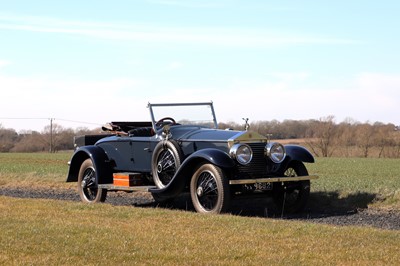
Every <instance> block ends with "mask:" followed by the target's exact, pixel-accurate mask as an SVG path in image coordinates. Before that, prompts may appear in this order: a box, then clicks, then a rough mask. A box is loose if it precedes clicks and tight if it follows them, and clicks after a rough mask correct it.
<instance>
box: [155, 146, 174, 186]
mask: <svg viewBox="0 0 400 266" xmlns="http://www.w3.org/2000/svg"><path fill="white" fill-rule="evenodd" d="M175 172H176V158H175V156H174V154H173V153H172V152H171V150H169V149H166V150H163V151H162V152H161V153H160V156H159V157H158V163H157V174H158V176H159V179H160V181H161V183H162V184H163V185H164V186H166V185H168V184H169V182H171V180H172V177H173V176H174V174H175Z"/></svg>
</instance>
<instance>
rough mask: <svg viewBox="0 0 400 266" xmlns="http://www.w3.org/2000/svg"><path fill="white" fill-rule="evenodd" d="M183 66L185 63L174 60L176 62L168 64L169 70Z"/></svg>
mask: <svg viewBox="0 0 400 266" xmlns="http://www.w3.org/2000/svg"><path fill="white" fill-rule="evenodd" d="M182 67H183V63H181V62H177V61H174V62H171V63H170V64H169V65H168V66H167V69H168V70H175V69H180V68H182Z"/></svg>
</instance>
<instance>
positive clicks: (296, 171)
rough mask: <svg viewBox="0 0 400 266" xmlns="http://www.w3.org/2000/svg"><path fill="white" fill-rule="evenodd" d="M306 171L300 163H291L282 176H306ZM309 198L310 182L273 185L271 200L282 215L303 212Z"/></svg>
mask: <svg viewBox="0 0 400 266" xmlns="http://www.w3.org/2000/svg"><path fill="white" fill-rule="evenodd" d="M306 175H308V171H307V169H306V167H305V166H304V164H303V163H302V162H298V161H294V162H291V163H290V164H289V165H288V167H287V168H286V170H285V172H284V176H287V177H295V176H306ZM309 196H310V180H304V181H297V182H284V183H281V184H279V183H275V184H274V188H273V198H274V202H275V205H276V207H277V208H278V210H279V211H280V212H281V213H282V214H283V213H296V212H300V211H302V210H304V207H305V206H306V204H307V201H308V198H309Z"/></svg>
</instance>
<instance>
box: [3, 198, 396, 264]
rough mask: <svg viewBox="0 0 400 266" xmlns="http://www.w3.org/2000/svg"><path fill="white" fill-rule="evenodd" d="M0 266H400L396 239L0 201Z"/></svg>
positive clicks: (387, 234) (284, 224) (232, 219)
mask: <svg viewBox="0 0 400 266" xmlns="http://www.w3.org/2000/svg"><path fill="white" fill-rule="evenodd" d="M0 212H1V215H0V228H1V230H2V233H1V238H0V246H1V247H2V248H1V250H0V264H9V265H12V264H18V265H31V264H36V265H83V264H86V265H116V264H122V265H132V264H139V265H149V264H153V265H154V264H157V265H282V264H286V265H301V264H303V265H315V264H325V263H329V264H334V265H337V264H358V265H376V264H380V265H381V264H391V265H396V264H399V263H400V252H399V244H398V243H400V232H399V231H385V230H378V229H371V228H367V227H335V226H328V225H320V224H313V223H306V222H294V221H284V220H272V219H262V218H247V217H240V216H231V215H217V216H205V215H200V214H196V213H192V212H184V211H173V210H166V209H152V208H147V209H146V208H135V207H115V206H111V205H107V204H97V205H84V204H82V203H73V202H62V201H52V200H29V199H13V198H6V197H0Z"/></svg>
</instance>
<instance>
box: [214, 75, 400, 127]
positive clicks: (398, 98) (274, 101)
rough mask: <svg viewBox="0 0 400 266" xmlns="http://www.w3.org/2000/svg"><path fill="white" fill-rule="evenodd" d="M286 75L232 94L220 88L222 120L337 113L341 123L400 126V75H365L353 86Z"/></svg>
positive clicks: (236, 88)
mask: <svg viewBox="0 0 400 266" xmlns="http://www.w3.org/2000/svg"><path fill="white" fill-rule="evenodd" d="M284 76H287V77H286V78H285V79H282V80H278V81H274V82H266V83H264V84H258V85H257V84H252V85H251V86H247V87H246V86H245V85H244V82H242V83H240V84H236V85H235V86H233V87H232V88H230V90H229V93H226V91H218V90H214V92H213V93H212V95H213V99H214V101H215V102H216V105H217V107H216V109H217V110H218V113H219V114H220V115H219V117H220V121H228V120H233V121H237V122H241V118H242V117H249V118H250V119H251V120H253V121H255V120H272V119H277V120H284V119H298V120H302V119H319V118H321V117H325V116H328V115H334V116H335V117H336V118H337V121H338V122H341V121H344V120H345V119H346V118H348V117H351V118H354V119H355V120H358V121H360V122H366V121H369V122H375V121H379V122H384V123H394V124H400V117H399V115H398V114H399V106H400V74H399V75H386V74H373V73H368V74H361V75H359V76H356V77H354V80H348V81H347V88H340V87H336V88H335V87H334V86H335V85H329V86H328V85H326V87H324V85H321V84H320V85H319V86H320V87H314V86H315V85H314V86H310V85H308V83H307V82H303V83H299V82H298V80H293V79H292V78H293V76H292V75H283V76H282V77H284ZM294 76H296V75H294ZM300 78H301V76H300ZM332 86H333V87H332ZM336 86H338V85H336Z"/></svg>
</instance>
